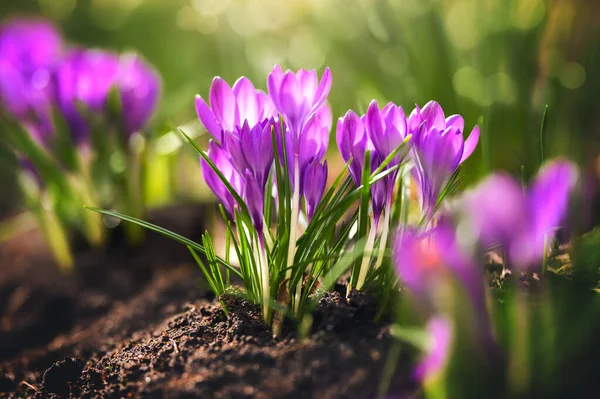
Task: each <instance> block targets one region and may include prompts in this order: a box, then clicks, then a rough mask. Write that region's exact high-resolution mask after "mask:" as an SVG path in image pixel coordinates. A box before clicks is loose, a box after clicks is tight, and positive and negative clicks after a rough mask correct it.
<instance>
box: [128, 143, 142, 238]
mask: <svg viewBox="0 0 600 399" xmlns="http://www.w3.org/2000/svg"><path fill="white" fill-rule="evenodd" d="M144 148H145V140H144V138H143V137H142V136H141V135H140V134H139V133H135V134H134V135H133V136H132V137H131V138H130V139H129V151H130V154H129V157H128V161H129V162H128V163H129V167H128V170H127V181H126V183H125V184H126V189H125V191H126V192H125V195H126V203H127V208H128V213H129V215H130V216H133V217H136V218H143V216H144V198H143V190H142V179H141V177H142V158H143V153H144ZM125 234H126V236H127V241H128V243H129V245H131V246H136V245H139V244H140V243H141V242H142V241H143V240H144V229H143V228H142V227H141V226H138V225H137V224H134V223H127V224H126V225H125Z"/></svg>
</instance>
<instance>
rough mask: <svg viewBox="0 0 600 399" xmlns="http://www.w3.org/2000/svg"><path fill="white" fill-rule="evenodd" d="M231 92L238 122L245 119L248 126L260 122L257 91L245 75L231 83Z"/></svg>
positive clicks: (242, 121)
mask: <svg viewBox="0 0 600 399" xmlns="http://www.w3.org/2000/svg"><path fill="white" fill-rule="evenodd" d="M233 93H234V94H235V98H236V102H237V107H238V111H239V123H244V121H245V120H246V121H248V124H249V125H250V126H254V125H256V124H257V123H258V122H261V120H260V119H259V117H260V115H259V108H258V100H257V92H256V89H255V88H254V85H253V84H252V82H250V80H248V79H247V78H245V77H241V78H239V79H238V80H237V81H236V82H235V84H234V85H233Z"/></svg>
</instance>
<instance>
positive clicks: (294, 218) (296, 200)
mask: <svg viewBox="0 0 600 399" xmlns="http://www.w3.org/2000/svg"><path fill="white" fill-rule="evenodd" d="M291 207H292V209H291V212H292V214H291V218H290V236H289V237H290V238H289V241H288V254H287V271H286V278H288V279H290V283H289V284H290V292H291V291H292V290H293V288H294V287H292V286H291V284H292V283H291V281H292V280H291V277H292V268H291V266H292V265H293V264H294V257H295V256H296V236H297V234H298V217H299V215H300V167H299V165H298V157H297V156H296V157H294V193H293V194H292V203H291ZM298 285H299V286H300V291H298V289H296V295H295V300H294V313H296V312H298V309H299V306H300V295H299V294H300V293H301V292H302V276H300V282H299V283H298Z"/></svg>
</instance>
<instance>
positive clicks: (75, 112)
mask: <svg viewBox="0 0 600 399" xmlns="http://www.w3.org/2000/svg"><path fill="white" fill-rule="evenodd" d="M118 76H119V57H118V55H116V54H113V53H110V52H107V51H101V50H82V49H76V50H72V51H71V52H70V53H69V54H68V55H67V57H66V59H65V60H64V61H63V62H62V63H61V65H60V67H59V69H58V71H57V85H58V105H59V108H60V110H61V112H62V114H63V117H64V118H65V120H66V121H67V123H68V125H69V128H70V130H71V135H72V136H73V139H74V140H75V142H76V143H77V144H83V143H86V142H87V140H88V129H89V127H88V125H87V122H86V120H85V118H84V115H81V114H80V110H79V109H78V108H79V106H80V105H79V104H81V105H82V106H84V107H86V108H87V109H88V110H89V111H91V112H95V113H100V114H103V113H104V112H105V110H106V101H107V98H108V93H109V91H110V89H111V87H112V86H113V85H114V84H115V82H116V80H117V77H118Z"/></svg>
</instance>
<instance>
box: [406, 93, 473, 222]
mask: <svg viewBox="0 0 600 399" xmlns="http://www.w3.org/2000/svg"><path fill="white" fill-rule="evenodd" d="M464 125H465V123H464V120H463V118H462V116H460V115H451V116H449V117H448V118H445V116H444V111H443V110H442V107H441V106H440V105H439V104H438V103H437V102H435V101H430V102H428V103H427V104H425V106H424V107H423V109H420V108H419V107H418V106H417V107H416V108H415V110H414V111H413V112H412V113H411V115H410V117H409V119H408V128H409V132H410V133H412V134H413V135H414V147H413V148H414V151H413V161H414V163H415V168H414V169H413V174H414V176H415V178H416V180H417V182H418V185H419V187H420V192H419V195H420V200H421V209H422V210H423V213H424V216H425V217H426V220H430V219H431V218H432V217H433V212H434V210H435V205H436V202H437V199H438V198H439V196H440V194H441V193H442V190H443V189H444V188H445V187H446V185H447V184H448V182H449V181H450V178H451V177H452V175H453V174H454V172H455V171H456V169H457V168H458V166H459V165H460V164H461V163H462V162H464V161H465V159H467V158H468V157H469V156H470V155H471V154H472V153H473V151H474V150H475V147H476V146H477V142H478V141H479V127H477V126H475V128H473V131H472V132H471V134H470V135H469V137H468V138H467V139H466V140H465V139H464V138H463V130H464Z"/></svg>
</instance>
